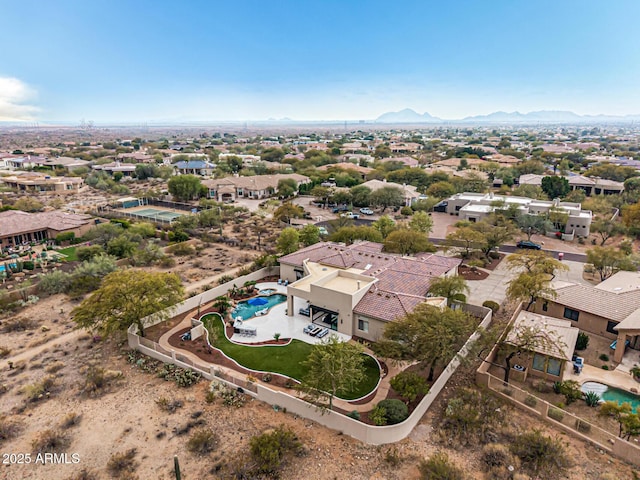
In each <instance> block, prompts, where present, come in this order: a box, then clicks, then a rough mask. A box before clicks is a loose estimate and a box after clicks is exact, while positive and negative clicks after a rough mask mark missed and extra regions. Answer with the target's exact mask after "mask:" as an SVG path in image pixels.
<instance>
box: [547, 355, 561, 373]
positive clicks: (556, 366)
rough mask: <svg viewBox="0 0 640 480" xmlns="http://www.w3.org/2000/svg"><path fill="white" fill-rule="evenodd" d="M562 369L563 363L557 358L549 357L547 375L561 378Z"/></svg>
mask: <svg viewBox="0 0 640 480" xmlns="http://www.w3.org/2000/svg"><path fill="white" fill-rule="evenodd" d="M561 367H562V362H561V361H560V360H558V359H557V358H551V357H549V359H548V361H547V373H548V374H549V375H555V376H556V377H559V376H560V368H561Z"/></svg>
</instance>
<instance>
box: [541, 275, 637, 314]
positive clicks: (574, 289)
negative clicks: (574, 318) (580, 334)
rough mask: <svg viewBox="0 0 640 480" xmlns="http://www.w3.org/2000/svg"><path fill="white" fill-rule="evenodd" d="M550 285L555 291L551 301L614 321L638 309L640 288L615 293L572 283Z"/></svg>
mask: <svg viewBox="0 0 640 480" xmlns="http://www.w3.org/2000/svg"><path fill="white" fill-rule="evenodd" d="M552 286H554V289H555V291H556V297H555V298H553V299H551V300H552V301H553V302H555V303H558V304H560V305H565V306H567V307H569V308H572V309H575V310H578V311H582V312H587V313H591V314H592V315H597V316H599V317H602V318H606V319H609V320H613V321H616V322H621V321H622V320H624V319H625V318H627V317H628V316H629V315H631V314H632V313H634V312H635V311H636V310H638V309H640V289H638V290H631V291H625V292H620V293H616V292H610V291H606V290H602V289H598V288H595V287H592V286H589V285H578V284H573V283H570V284H567V283H563V284H552Z"/></svg>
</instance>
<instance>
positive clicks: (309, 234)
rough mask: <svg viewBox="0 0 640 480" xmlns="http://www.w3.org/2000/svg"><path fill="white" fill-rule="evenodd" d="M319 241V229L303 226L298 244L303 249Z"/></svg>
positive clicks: (310, 225)
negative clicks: (302, 246) (300, 244)
mask: <svg viewBox="0 0 640 480" xmlns="http://www.w3.org/2000/svg"><path fill="white" fill-rule="evenodd" d="M319 241H320V229H319V228H318V227H316V226H315V225H313V224H309V225H305V226H304V227H302V229H301V230H300V243H302V245H304V246H305V247H308V246H309V245H313V244H315V243H318V242H319Z"/></svg>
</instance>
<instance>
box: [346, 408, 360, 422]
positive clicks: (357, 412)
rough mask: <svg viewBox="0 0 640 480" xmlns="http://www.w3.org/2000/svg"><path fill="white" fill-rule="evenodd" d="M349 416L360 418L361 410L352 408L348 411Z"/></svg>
mask: <svg viewBox="0 0 640 480" xmlns="http://www.w3.org/2000/svg"><path fill="white" fill-rule="evenodd" d="M347 417H350V418H353V419H354V420H360V412H359V411H357V410H351V411H350V412H349V413H347Z"/></svg>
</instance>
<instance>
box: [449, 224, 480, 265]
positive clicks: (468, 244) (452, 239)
mask: <svg viewBox="0 0 640 480" xmlns="http://www.w3.org/2000/svg"><path fill="white" fill-rule="evenodd" d="M444 245H445V246H446V247H447V250H449V251H453V252H457V253H459V254H460V255H461V256H462V258H469V257H470V256H471V253H472V252H473V251H476V250H479V251H483V250H484V248H485V246H486V245H487V239H486V237H485V236H484V235H483V234H482V233H480V232H478V231H476V230H473V229H472V228H471V227H460V228H458V229H457V230H456V231H455V232H451V233H450V234H448V235H447V238H445V241H444Z"/></svg>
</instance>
